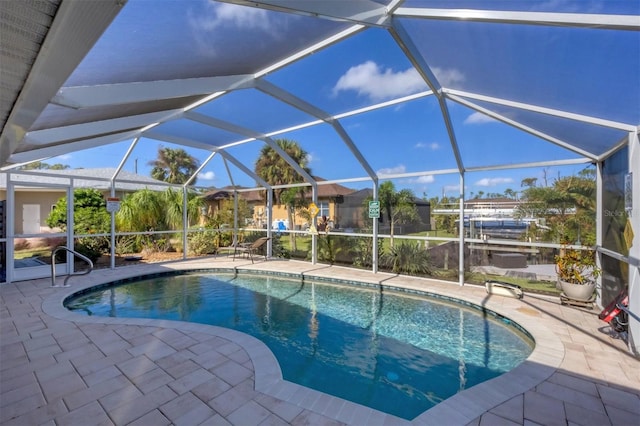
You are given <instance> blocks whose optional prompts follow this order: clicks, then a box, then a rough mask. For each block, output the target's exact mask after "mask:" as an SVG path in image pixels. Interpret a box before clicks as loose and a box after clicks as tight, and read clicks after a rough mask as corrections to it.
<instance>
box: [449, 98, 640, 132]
mask: <svg viewBox="0 0 640 426" xmlns="http://www.w3.org/2000/svg"><path fill="white" fill-rule="evenodd" d="M443 92H444V93H445V95H447V96H448V97H449V99H456V100H458V99H460V97H464V98H469V99H475V100H477V101H483V102H489V103H492V104H498V105H504V106H508V107H511V108H518V109H523V110H526V111H531V112H537V113H540V114H545V115H551V116H554V117H560V118H566V119H568V120H575V121H581V122H584V123H589V124H595V125H596V126H602V127H609V128H612V129H617V130H623V131H625V132H632V131H634V130H637V128H638V126H637V125H635V126H634V125H633V124H627V123H621V122H619V121H612V120H604V119H602V118H597V117H591V116H588V115H584V114H575V113H572V112H567V111H562V110H558V109H553V108H546V107H541V106H537V105H532V104H526V103H523V102H516V101H510V100H508V99H501V98H495V97H493V96H485V95H479V94H477V93H471V92H465V91H462V90H455V89H447V88H445V89H443Z"/></svg>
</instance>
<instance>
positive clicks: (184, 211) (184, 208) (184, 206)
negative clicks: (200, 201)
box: [182, 184, 189, 259]
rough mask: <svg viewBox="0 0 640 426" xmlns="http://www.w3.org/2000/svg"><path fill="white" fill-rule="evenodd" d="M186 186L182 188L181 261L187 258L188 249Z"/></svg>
mask: <svg viewBox="0 0 640 426" xmlns="http://www.w3.org/2000/svg"><path fill="white" fill-rule="evenodd" d="M187 205H188V203H187V185H186V184H185V185H183V186H182V231H183V232H182V247H183V250H182V259H186V258H187V252H188V251H189V247H187V241H188V238H187V237H188V235H187V232H189V215H188V214H187Z"/></svg>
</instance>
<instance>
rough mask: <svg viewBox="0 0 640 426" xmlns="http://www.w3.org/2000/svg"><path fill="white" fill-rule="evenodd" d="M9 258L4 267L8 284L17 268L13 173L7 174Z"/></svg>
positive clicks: (7, 244)
mask: <svg viewBox="0 0 640 426" xmlns="http://www.w3.org/2000/svg"><path fill="white" fill-rule="evenodd" d="M6 207H7V216H6V221H7V243H6V247H7V258H6V260H5V262H6V263H5V264H4V265H3V266H4V268H5V271H7V274H6V275H7V276H6V277H5V279H6V282H7V284H10V283H11V281H13V273H14V272H13V270H14V267H15V262H14V260H13V259H14V257H15V254H14V243H15V241H16V239H15V238H14V235H15V233H16V228H15V222H16V194H15V185H14V183H13V181H12V180H11V172H9V173H7V205H6Z"/></svg>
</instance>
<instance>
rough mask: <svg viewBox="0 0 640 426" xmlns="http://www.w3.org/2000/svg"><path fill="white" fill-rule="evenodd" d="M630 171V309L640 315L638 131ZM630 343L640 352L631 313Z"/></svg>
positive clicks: (638, 325)
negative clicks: (631, 231)
mask: <svg viewBox="0 0 640 426" xmlns="http://www.w3.org/2000/svg"><path fill="white" fill-rule="evenodd" d="M629 173H631V188H628V190H629V191H631V206H629V207H630V209H629V210H628V214H627V217H628V219H627V220H628V221H629V223H628V225H627V226H630V227H631V229H632V230H633V240H632V242H631V246H630V247H629V254H628V257H629V310H630V311H631V312H633V313H634V314H635V315H640V139H639V138H638V133H637V132H630V133H629ZM629 318H630V319H629V336H631V337H630V339H629V345H630V346H632V347H633V350H634V351H635V352H636V353H640V322H639V321H637V320H636V319H634V318H632V315H629Z"/></svg>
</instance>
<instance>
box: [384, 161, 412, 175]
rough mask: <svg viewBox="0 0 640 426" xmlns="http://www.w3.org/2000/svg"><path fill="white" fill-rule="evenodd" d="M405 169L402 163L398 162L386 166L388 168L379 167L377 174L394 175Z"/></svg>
mask: <svg viewBox="0 0 640 426" xmlns="http://www.w3.org/2000/svg"><path fill="white" fill-rule="evenodd" d="M406 170H407V168H406V167H405V166H404V165H403V164H400V165H398V166H395V167H388V168H384V169H380V170H378V172H377V173H378V174H379V175H395V174H398V173H404V172H405V171H406Z"/></svg>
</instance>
